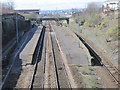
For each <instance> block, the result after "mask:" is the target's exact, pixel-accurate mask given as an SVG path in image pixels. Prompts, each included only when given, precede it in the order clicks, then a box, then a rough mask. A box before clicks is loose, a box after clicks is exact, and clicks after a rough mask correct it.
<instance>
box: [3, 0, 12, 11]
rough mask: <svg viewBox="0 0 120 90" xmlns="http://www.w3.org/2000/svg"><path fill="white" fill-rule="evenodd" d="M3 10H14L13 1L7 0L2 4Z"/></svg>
mask: <svg viewBox="0 0 120 90" xmlns="http://www.w3.org/2000/svg"><path fill="white" fill-rule="evenodd" d="M2 8H3V9H9V10H14V2H13V0H7V1H6V2H3V3H2Z"/></svg>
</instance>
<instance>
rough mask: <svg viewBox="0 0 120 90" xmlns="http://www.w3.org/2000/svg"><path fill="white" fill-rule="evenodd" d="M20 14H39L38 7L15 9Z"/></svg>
mask: <svg viewBox="0 0 120 90" xmlns="http://www.w3.org/2000/svg"><path fill="white" fill-rule="evenodd" d="M16 11H17V12H18V13H20V14H39V12H40V9H28V10H27V9H26V10H16Z"/></svg>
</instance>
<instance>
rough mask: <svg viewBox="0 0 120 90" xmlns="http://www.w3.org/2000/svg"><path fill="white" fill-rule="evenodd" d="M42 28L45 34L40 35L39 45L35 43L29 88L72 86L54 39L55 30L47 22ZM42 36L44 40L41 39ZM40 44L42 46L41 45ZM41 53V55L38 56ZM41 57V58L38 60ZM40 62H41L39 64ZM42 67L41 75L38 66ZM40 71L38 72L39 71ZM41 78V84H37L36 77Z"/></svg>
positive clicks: (30, 89)
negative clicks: (35, 49)
mask: <svg viewBox="0 0 120 90" xmlns="http://www.w3.org/2000/svg"><path fill="white" fill-rule="evenodd" d="M45 27H46V29H45V30H44V33H45V35H43V36H41V38H40V41H39V43H38V44H39V45H37V46H38V47H37V49H38V50H37V55H36V57H35V58H36V59H35V65H34V72H33V74H32V78H31V81H30V84H29V90H32V89H35V88H58V89H61V88H72V87H71V84H72V83H71V81H70V78H69V76H68V74H69V73H68V71H67V69H66V65H65V63H64V62H63V58H62V56H61V53H60V51H59V50H60V49H59V47H58V46H59V45H58V43H57V41H56V37H55V32H54V31H53V29H52V28H51V25H50V24H49V23H48V22H47V23H46V25H45ZM43 38H44V40H45V41H43ZM41 44H42V47H44V48H43V50H41V49H42V47H41ZM40 53H41V57H40V58H38V57H39V55H40ZM40 59H41V60H40ZM40 63H41V64H40ZM40 65H41V68H42V67H43V69H42V72H41V75H42V76H39V75H38V74H37V72H39V68H40ZM39 73H40V72H39ZM36 77H37V78H41V85H40V83H39V84H38V82H37V79H35V78H36Z"/></svg>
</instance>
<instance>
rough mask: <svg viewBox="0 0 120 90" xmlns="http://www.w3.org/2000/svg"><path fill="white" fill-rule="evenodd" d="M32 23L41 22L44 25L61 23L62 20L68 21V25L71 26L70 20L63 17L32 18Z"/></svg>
mask: <svg viewBox="0 0 120 90" xmlns="http://www.w3.org/2000/svg"><path fill="white" fill-rule="evenodd" d="M30 20H31V21H37V22H40V23H42V21H52V20H54V21H61V20H66V21H67V24H69V18H67V17H63V18H31V19H30Z"/></svg>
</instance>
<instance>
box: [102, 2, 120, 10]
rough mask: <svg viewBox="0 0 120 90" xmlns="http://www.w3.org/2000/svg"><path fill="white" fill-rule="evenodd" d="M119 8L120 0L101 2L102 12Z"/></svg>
mask: <svg viewBox="0 0 120 90" xmlns="http://www.w3.org/2000/svg"><path fill="white" fill-rule="evenodd" d="M119 8H120V0H106V1H104V3H103V12H108V11H115V10H118V9H119Z"/></svg>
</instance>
